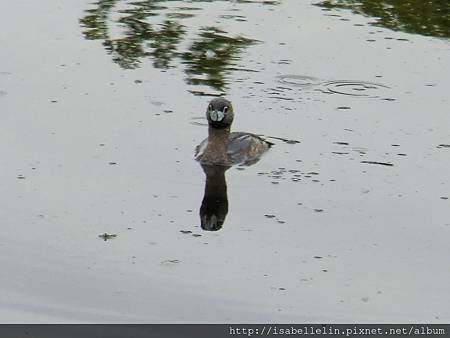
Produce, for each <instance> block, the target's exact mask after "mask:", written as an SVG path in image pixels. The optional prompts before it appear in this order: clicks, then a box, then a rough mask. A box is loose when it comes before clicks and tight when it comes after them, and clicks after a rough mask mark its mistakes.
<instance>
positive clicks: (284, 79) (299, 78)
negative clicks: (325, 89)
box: [278, 75, 323, 88]
mask: <svg viewBox="0 0 450 338" xmlns="http://www.w3.org/2000/svg"><path fill="white" fill-rule="evenodd" d="M278 81H279V82H280V83H283V84H286V85H289V86H295V87H302V88H310V87H315V86H318V85H320V84H321V83H322V82H323V80H321V79H318V78H316V77H312V76H303V75H280V76H278Z"/></svg>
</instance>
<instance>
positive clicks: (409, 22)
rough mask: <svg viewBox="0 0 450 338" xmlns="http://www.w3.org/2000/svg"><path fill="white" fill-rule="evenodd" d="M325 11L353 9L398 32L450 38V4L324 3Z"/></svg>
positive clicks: (437, 0) (430, 0)
mask: <svg viewBox="0 0 450 338" xmlns="http://www.w3.org/2000/svg"><path fill="white" fill-rule="evenodd" d="M317 5H318V6H321V7H323V8H325V9H328V10H329V9H350V10H352V11H353V12H354V13H357V14H363V15H366V16H370V17H373V18H375V22H374V24H375V25H377V26H381V27H386V28H389V29H392V30H396V31H404V32H407V33H414V34H421V35H428V36H435V37H441V38H449V37H450V1H448V0H427V1H424V0H403V1H400V0H324V1H321V2H320V3H318V4H317Z"/></svg>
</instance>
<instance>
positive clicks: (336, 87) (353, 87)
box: [321, 80, 389, 98]
mask: <svg viewBox="0 0 450 338" xmlns="http://www.w3.org/2000/svg"><path fill="white" fill-rule="evenodd" d="M321 87H322V90H323V91H324V92H328V93H332V94H340V95H348V96H359V97H370V98H378V97H381V96H386V94H387V93H386V89H389V87H388V86H385V85H382V84H379V83H374V82H364V81H351V80H336V81H326V82H324V83H322V85H321Z"/></svg>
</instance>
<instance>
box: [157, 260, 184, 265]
mask: <svg viewBox="0 0 450 338" xmlns="http://www.w3.org/2000/svg"><path fill="white" fill-rule="evenodd" d="M178 263H181V261H180V260H179V259H167V260H165V261H162V262H161V265H168V266H170V265H174V264H178Z"/></svg>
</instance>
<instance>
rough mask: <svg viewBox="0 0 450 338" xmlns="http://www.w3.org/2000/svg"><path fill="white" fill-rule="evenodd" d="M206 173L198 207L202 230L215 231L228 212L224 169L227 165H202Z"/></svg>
mask: <svg viewBox="0 0 450 338" xmlns="http://www.w3.org/2000/svg"><path fill="white" fill-rule="evenodd" d="M202 168H203V172H204V173H205V175H206V183H205V194H204V196H203V201H202V206H201V207H200V221H201V227H202V229H203V230H207V231H217V230H220V229H221V228H222V225H223V223H224V222H225V218H226V217H227V214H228V196H227V181H226V179H225V171H226V170H227V169H228V168H229V167H224V166H219V165H202Z"/></svg>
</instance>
